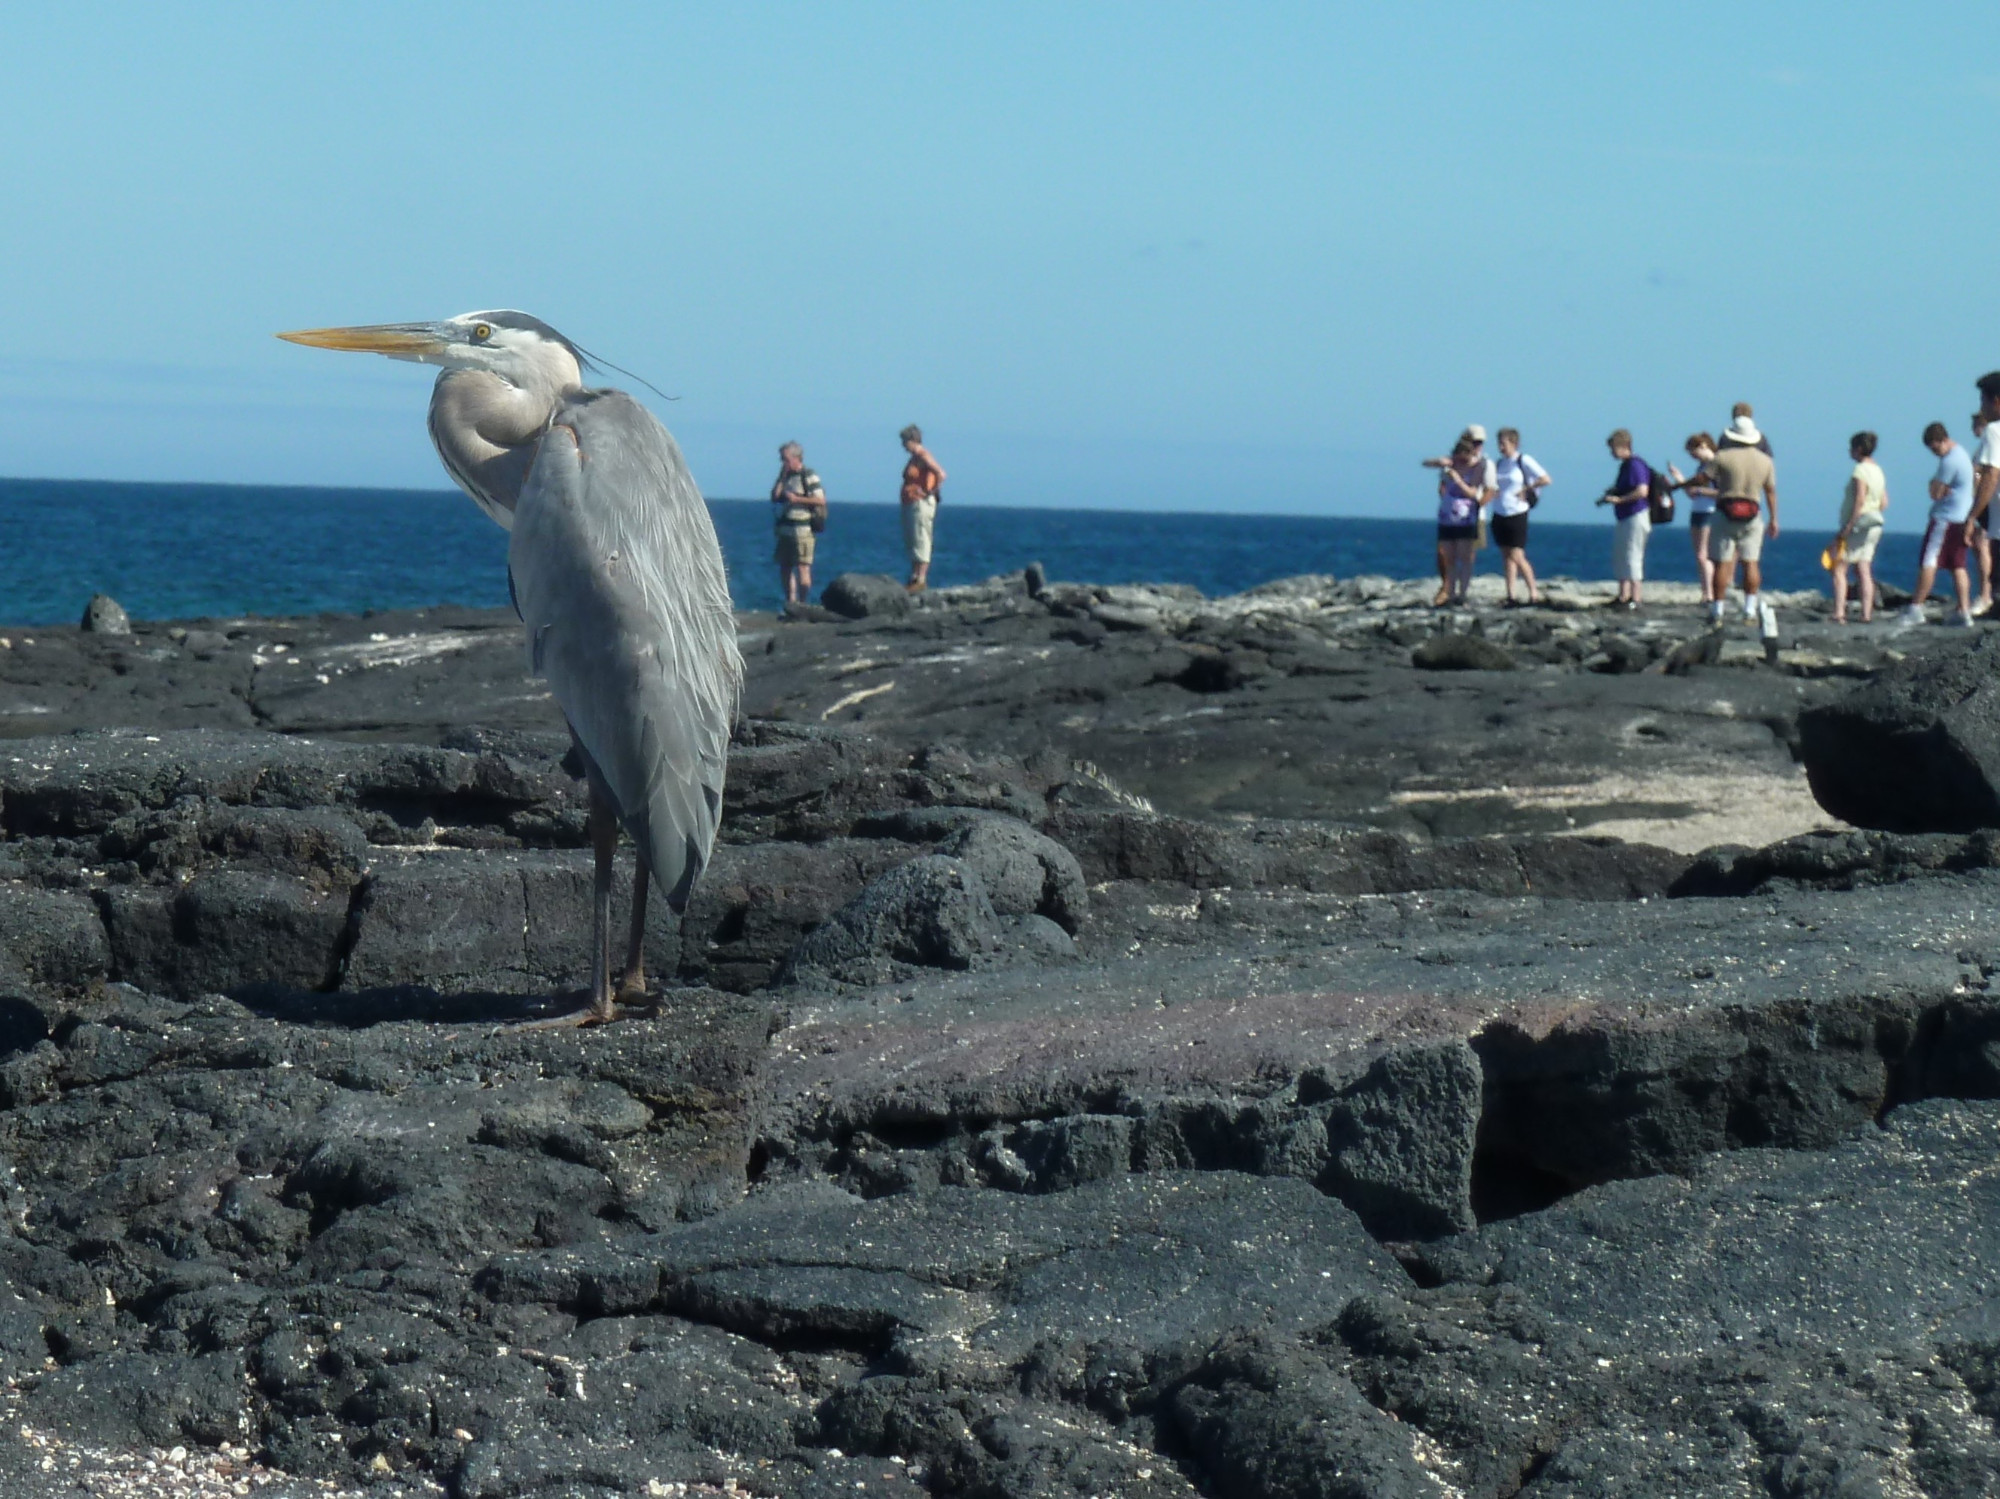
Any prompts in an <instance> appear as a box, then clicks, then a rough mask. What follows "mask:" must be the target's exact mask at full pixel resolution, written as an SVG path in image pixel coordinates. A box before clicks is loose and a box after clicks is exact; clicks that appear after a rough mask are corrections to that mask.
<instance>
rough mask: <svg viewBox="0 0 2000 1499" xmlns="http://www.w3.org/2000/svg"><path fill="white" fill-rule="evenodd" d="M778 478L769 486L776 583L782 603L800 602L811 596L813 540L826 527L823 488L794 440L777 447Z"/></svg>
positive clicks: (824, 490) (824, 493)
mask: <svg viewBox="0 0 2000 1499" xmlns="http://www.w3.org/2000/svg"><path fill="white" fill-rule="evenodd" d="M778 463H779V468H778V481H777V483H775V484H773V485H772V486H771V503H772V504H773V505H776V506H777V507H778V511H777V527H778V582H779V584H780V585H781V586H782V587H783V588H784V590H785V602H786V603H788V604H803V603H805V602H806V601H807V600H808V599H810V598H811V597H812V586H813V541H814V537H815V535H816V533H818V532H819V531H821V530H823V529H825V526H826V488H825V486H824V485H822V484H821V483H820V482H819V475H818V474H816V473H814V472H813V471H812V470H811V469H809V468H807V467H806V455H805V450H804V449H803V448H801V447H800V446H799V445H798V444H797V443H795V442H788V443H786V444H785V445H784V446H783V447H781V448H779V449H778Z"/></svg>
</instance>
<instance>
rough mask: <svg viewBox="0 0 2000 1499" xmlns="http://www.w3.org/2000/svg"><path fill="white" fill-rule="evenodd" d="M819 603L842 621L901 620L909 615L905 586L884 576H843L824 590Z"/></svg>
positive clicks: (854, 574)
mask: <svg viewBox="0 0 2000 1499" xmlns="http://www.w3.org/2000/svg"><path fill="white" fill-rule="evenodd" d="M819 601H820V604H821V606H822V607H823V608H826V609H829V610H831V611H832V612H833V613H835V614H838V615H840V616H841V617H842V618H843V619H900V618H901V617H902V616H903V615H905V614H908V613H909V612H910V596H909V594H908V593H907V592H905V591H904V588H903V585H902V584H901V583H898V582H897V581H896V580H895V579H894V578H891V577H889V576H887V575H886V574H883V573H841V574H840V575H839V576H838V577H836V578H834V579H833V581H832V582H830V583H828V584H827V585H826V587H825V588H824V589H822V590H821V592H820V596H819Z"/></svg>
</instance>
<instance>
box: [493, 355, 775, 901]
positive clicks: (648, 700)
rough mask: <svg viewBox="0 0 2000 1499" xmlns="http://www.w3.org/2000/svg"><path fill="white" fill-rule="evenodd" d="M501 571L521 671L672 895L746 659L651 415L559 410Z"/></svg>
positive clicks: (676, 469)
mask: <svg viewBox="0 0 2000 1499" xmlns="http://www.w3.org/2000/svg"><path fill="white" fill-rule="evenodd" d="M508 565H509V568H510V569H511V571H512V573H513V578H514V587H515V593H516V596H517V598H518V601H519V605H520V610H521V617H522V619H523V620H524V621H525V622H526V624H527V627H528V639H529V641H530V642H531V650H532V651H533V652H534V659H533V661H532V663H531V669H536V670H538V672H539V674H540V675H542V676H544V677H546V678H547V679H548V682H549V686H550V688H551V690H552V691H553V692H554V694H555V699H556V701H557V703H559V704H560V705H561V707H562V710H563V713H564V715H565V716H566V717H567V718H568V719H569V723H570V727H571V728H572V729H573V730H574V731H575V733H576V736H577V738H578V739H579V740H580V741H581V742H582V744H583V747H584V750H585V752H586V753H587V754H588V755H589V756H590V757H591V759H592V761H593V762H594V763H595V765H596V766H597V769H598V772H599V774H600V775H601V776H602V778H603V780H604V782H605V785H606V787H607V788H608V789H609V790H610V792H611V795H612V797H613V799H614V800H615V802H616V803H617V807H618V813H619V817H620V819H621V821H622V822H623V823H624V825H625V827H626V830H627V831H628V832H630V833H631V835H632V837H633V840H634V841H635V842H636V843H637V844H638V845H639V847H640V850H641V852H642V853H643V854H644V856H645V858H646V861H647V865H648V867H649V868H651V870H652V872H653V875H654V878H655V879H656V880H657V881H658V882H659V883H660V885H661V887H662V889H663V891H664V892H665V893H666V894H667V896H668V898H669V900H670V901H673V902H674V903H675V904H676V905H677V906H678V905H680V904H682V903H684V902H685V900H686V897H687V893H688V889H689V887H690V886H691V885H692V883H693V880H694V877H695V876H696V875H697V874H698V873H699V872H700V869H701V866H702V865H703V864H704V863H705V862H706V861H707V858H708V854H709V851H710V849H711V848H712V847H713V846H714V842H715V831H716V826H717V823H718V821H719V820H720V816H721V807H722V789H723V777H724V772H725V770H726V768H727V760H728V748H729V731H730V726H731V724H732V723H733V722H734V720H735V717H736V709H737V703H738V700H739V698H740V697H741V694H742V680H743V663H742V658H741V656H740V655H739V654H738V652H737V648H736V629H735V617H734V615H733V614H732V612H731V610H730V605H729V589H728V582H727V579H726V578H725V576H724V574H723V568H722V552H721V548H720V547H719V546H718V545H717V543H716V539H715V528H714V525H713V523H712V522H711V521H710V519H709V515H708V507H707V505H705V504H704V503H703V502H702V498H701V493H700V491H699V490H697V489H696V488H695V485H694V480H693V478H692V477H691V476H690V475H689V473H688V471H687V465H686V464H685V463H684V462H683V461H682V459H681V455H680V450H679V449H678V448H677V447H676V446H675V445H674V441H673V439H672V438H671V437H670V436H668V435H667V431H666V429H665V428H664V427H662V426H661V425H660V424H659V422H658V421H656V420H655V419H654V418H653V415H652V413H650V412H648V411H647V410H646V409H645V408H644V407H643V406H641V405H639V404H638V403H637V402H636V401H634V400H632V399H631V398H630V397H628V396H625V395H623V394H621V393H619V392H615V391H604V392H586V393H582V394H580V395H578V396H577V397H575V398H573V399H572V400H571V401H569V402H568V403H567V404H566V405H565V406H564V407H563V408H562V410H561V411H559V412H558V413H557V415H556V418H555V422H554V424H553V426H552V427H551V428H550V431H549V433H548V435H547V436H546V437H545V438H544V439H543V440H542V445H541V451H540V453H539V454H538V455H537V457H536V459H535V462H534V465H533V467H532V468H531V469H530V470H529V473H528V478H527V482H526V483H525V484H524V486H523V488H522V492H521V500H520V504H519V505H518V507H517V508H516V510H515V515H514V528H513V533H512V536H511V538H510V540H509V545H508Z"/></svg>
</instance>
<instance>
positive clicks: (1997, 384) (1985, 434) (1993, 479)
mask: <svg viewBox="0 0 2000 1499" xmlns="http://www.w3.org/2000/svg"><path fill="white" fill-rule="evenodd" d="M1974 383H1975V384H1976V385H1977V386H1978V387H1979V416H1978V420H1979V421H1980V422H1981V423H1982V424H1983V427H1982V429H1981V431H1980V434H1979V436H1980V442H1979V448H1978V451H1977V452H1976V453H1975V454H1974V455H1973V498H1972V519H1973V521H1974V523H1976V524H1977V525H1978V526H1979V528H1980V532H1981V535H1982V536H1988V535H1991V533H1992V530H1993V521H1992V518H1991V516H1990V514H1989V509H1988V507H1990V506H1991V505H1992V503H1993V495H1994V492H1995V490H1996V489H2000V370H1994V371H1992V372H1991V373H1990V374H1985V375H1981V376H1980V377H1979V379H1978V380H1977V381H1975V382H1974ZM1986 568H1987V570H1986V571H1985V572H1984V573H1983V574H1982V575H1981V576H1982V577H1983V578H1984V579H1985V584H1984V586H1983V587H1982V588H1981V589H1980V595H1979V596H1980V599H1981V600H1982V602H1981V604H1980V606H1979V611H1978V612H1980V613H1985V612H1986V611H1987V610H1989V609H1991V608H1992V607H1993V573H1992V561H1991V556H1990V553H1989V556H1988V559H1987V563H1986Z"/></svg>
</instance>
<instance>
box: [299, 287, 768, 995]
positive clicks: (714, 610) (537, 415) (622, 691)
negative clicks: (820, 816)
mask: <svg viewBox="0 0 2000 1499" xmlns="http://www.w3.org/2000/svg"><path fill="white" fill-rule="evenodd" d="M278 337H280V338H283V339H289V340H290V341H291V342H293V343H297V344H310V345H312V346H313V347H315V348H322V349H357V350H361V351H364V352H367V353H374V354H386V355H388V356H389V357H390V358H392V359H408V360H413V361H415V362H416V363H419V364H437V365H443V366H444V373H443V374H441V375H439V376H438V378H437V385H436V386H435V388H434V389H433V390H432V392H431V412H430V429H431V440H432V441H433V442H435V443H436V444H437V450H438V456H439V457H440V458H442V459H443V460H444V466H445V469H446V470H447V471H448V472H449V473H450V474H451V476H452V478H453V479H455V480H456V481H457V482H458V486H459V488H461V489H463V490H464V491H465V492H466V493H467V494H469V495H471V496H472V499H473V502H474V503H475V504H477V505H478V506H479V508H480V509H481V510H484V511H485V512H486V513H487V515H489V516H490V517H492V519H493V520H495V521H497V522H498V523H499V524H500V525H501V526H503V527H505V528H506V529H507V530H508V531H509V532H510V533H511V536H510V538H509V540H508V543H507V581H508V587H509V591H510V592H511V593H512V595H513V598H514V607H515V608H516V609H517V610H518V611H519V613H520V615H521V619H522V621H523V622H524V623H525V624H526V625H527V627H528V659H529V669H530V671H532V672H533V674H534V675H536V676H540V677H545V678H547V680H548V683H549V686H550V688H551V690H552V691H553V693H554V695H555V700H556V702H557V703H558V704H559V705H560V706H561V708H562V711H563V716H564V718H566V719H567V720H568V721H569V729H570V735H571V737H572V738H573V739H574V740H575V741H576V746H577V749H578V750H579V751H580V752H581V755H582V759H583V764H584V770H585V775H586V778H587V780H588V782H589V787H590V836H591V845H592V848H593V849H594V851H595V853H596V859H597V871H596V873H597V879H596V891H595V894H596V905H595V926H594V930H593V934H592V935H593V938H594V941H595V949H594V952H595V956H594V959H593V962H592V967H591V978H590V1000H589V1004H588V1006H587V1007H586V1008H585V1009H583V1010H580V1011H578V1012H577V1014H576V1015H575V1016H574V1017H569V1018H573V1019H575V1020H577V1021H579V1022H585V1023H588V1022H595V1021H604V1020H610V1019H613V1018H615V1016H616V1015H617V1005H616V1000H615V998H614V994H613V990H612V986H611V872H612V855H613V853H614V852H615V850H616V848H617V844H618V829H619V827H620V826H621V825H622V826H623V827H624V828H625V830H626V831H627V832H628V833H630V834H631V835H632V841H633V842H634V843H635V844H637V845H638V851H639V866H638V871H637V874H636V875H635V877H634V879H633V882H632V928H631V940H630V945H629V947H628V949H627V952H626V960H625V969H624V973H623V975H622V977H621V979H620V982H619V985H618V991H617V992H618V995H620V996H623V995H628V994H630V993H631V992H632V991H634V990H635V989H636V990H640V991H643V988H644V982H645V980H644V968H643V961H644V960H643V954H642V945H643V938H644V934H645V922H646V893H647V883H648V876H649V875H650V876H651V877H652V878H653V879H655V880H657V881H658V882H659V884H660V888H661V889H662V890H663V891H665V892H666V899H667V904H668V905H669V906H671V907H672V908H673V909H674V910H675V911H677V912H679V911H684V910H685V909H686V907H687V901H688V895H689V893H690V892H691V891H692V889H693V887H694V882H695V880H696V878H697V877H698V876H699V875H700V873H701V870H702V866H703V865H704V864H705V863H707V861H708V856H709V853H710V851H711V850H712V849H713V848H714V846H715V830H716V824H717V822H718V820H719V818H720V815H721V811H722V782H723V772H724V770H725V768H726V764H727V758H728V747H729V731H730V727H731V725H732V723H733V722H734V721H735V717H736V709H737V702H738V700H739V698H740V697H741V696H742V690H743V658H742V656H741V655H740V654H739V653H738V651H737V648H736V624H735V617H734V615H733V614H732V613H731V611H730V605H729V587H728V583H727V580H726V579H725V577H724V575H723V570H722V549H721V548H720V547H719V546H717V545H716V540H715V526H714V523H713V522H712V521H710V519H709V515H708V507H707V506H706V505H705V504H703V503H702V498H701V491H700V490H698V489H696V488H695V484H694V480H693V478H692V477H691V476H690V475H689V473H688V470H687V465H686V464H685V463H684V462H683V461H682V460H681V454H680V449H679V448H678V447H676V446H675V445H674V440H673V438H671V437H670V436H668V435H667V430H666V428H664V427H662V426H661V425H660V424H659V422H658V421H657V420H655V419H654V417H653V414H652V413H651V412H649V411H647V410H646V408H645V407H643V406H641V405H640V404H639V403H638V402H637V401H635V400H633V399H632V398H631V397H630V396H628V395H626V394H624V392H622V391H616V390H587V389H585V388H584V384H583V367H584V365H585V364H586V363H587V362H588V356H587V355H585V354H584V353H583V351H582V350H580V349H579V348H577V346H576V345H575V344H573V343H571V342H570V341H569V340H568V339H566V338H564V337H563V336H562V335H561V334H560V333H558V332H556V330H555V329H553V328H551V327H550V326H549V325H548V324H547V323H544V322H542V321H541V320H540V319H539V318H533V317H529V316H528V315H527V314H526V313H522V312H468V313H466V314H465V315H463V316H462V317H454V318H446V319H444V320H443V321H441V322H435V323H385V324H379V325H375V326H371V327H365V328H315V329H310V330H308V331H305V332H301V333H280V334H279V335H278Z"/></svg>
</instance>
